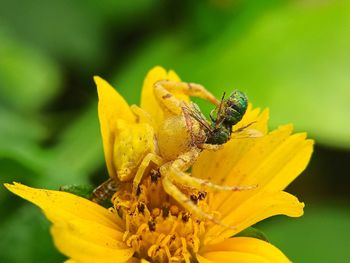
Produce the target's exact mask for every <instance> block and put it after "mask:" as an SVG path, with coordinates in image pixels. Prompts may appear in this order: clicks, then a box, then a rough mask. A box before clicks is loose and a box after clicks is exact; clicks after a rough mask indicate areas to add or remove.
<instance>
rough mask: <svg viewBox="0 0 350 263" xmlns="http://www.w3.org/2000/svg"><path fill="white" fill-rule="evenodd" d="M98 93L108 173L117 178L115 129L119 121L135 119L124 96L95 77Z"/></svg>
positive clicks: (99, 114)
mask: <svg viewBox="0 0 350 263" xmlns="http://www.w3.org/2000/svg"><path fill="white" fill-rule="evenodd" d="M94 80H95V83H96V86H97V92H98V98H99V102H98V116H99V119H100V128H101V134H102V142H103V150H104V155H105V159H106V164H107V169H108V173H109V175H110V176H111V177H116V176H117V175H116V172H115V170H114V167H113V145H114V141H115V129H116V122H117V120H118V119H123V120H126V121H129V122H134V121H135V117H134V115H133V113H132V112H131V110H130V108H129V105H128V104H127V102H126V101H125V100H124V99H123V97H122V96H120V95H119V93H118V92H117V91H116V90H115V89H114V88H113V87H112V86H111V85H110V84H109V83H108V82H107V81H105V80H104V79H102V78H100V77H98V76H95V77H94Z"/></svg>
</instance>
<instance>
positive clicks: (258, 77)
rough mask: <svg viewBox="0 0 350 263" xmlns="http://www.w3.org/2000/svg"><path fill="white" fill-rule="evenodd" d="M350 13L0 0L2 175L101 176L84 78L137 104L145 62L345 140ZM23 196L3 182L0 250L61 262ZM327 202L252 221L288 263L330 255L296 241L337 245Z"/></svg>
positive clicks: (349, 129)
mask: <svg viewBox="0 0 350 263" xmlns="http://www.w3.org/2000/svg"><path fill="white" fill-rule="evenodd" d="M349 12H350V3H349V1H346V0H340V1H319V2H318V1H280V0H275V1H220V0H214V1H186V2H178V1H165V2H164V1H159V0H158V1H157V0H151V1H147V0H135V1H112V0H111V1H110V0H102V1H92V0H88V1H82V0H78V1H73V2H72V1H68V0H62V1H43V0H34V1H27V2H26V1H23V0H14V1H13V0H3V1H0V24H1V26H0V58H1V59H0V182H1V183H5V182H11V181H19V182H23V183H26V184H29V185H30V186H33V187H43V188H51V189H58V188H59V186H61V185H69V184H85V185H87V184H89V183H90V182H91V181H94V182H96V183H95V184H97V183H99V182H102V181H104V180H105V179H107V178H108V175H107V172H106V169H105V168H103V167H104V160H103V151H102V145H101V138H100V131H99V125H98V119H97V107H96V104H97V95H96V92H95V89H94V85H93V83H92V76H93V75H94V74H99V75H101V76H102V77H104V78H106V79H107V80H109V81H110V82H111V83H112V84H113V85H115V87H116V88H117V90H118V91H120V93H121V94H122V95H123V96H125V97H126V99H127V101H128V102H129V103H130V104H132V103H138V102H139V98H140V89H141V86H142V81H143V78H144V76H145V74H146V73H147V71H148V70H149V69H150V68H152V67H153V66H155V65H162V66H164V67H166V68H168V69H169V68H171V69H174V70H176V72H177V73H178V74H179V75H180V76H181V78H182V79H183V80H185V81H193V82H198V83H202V84H204V85H205V86H206V87H208V89H209V90H211V91H212V92H213V93H214V94H215V95H217V96H221V94H222V92H223V91H227V92H230V91H231V90H233V89H236V88H237V89H240V90H242V91H244V92H246V93H247V94H248V97H249V100H250V101H251V102H253V104H254V105H255V106H259V107H269V108H270V109H271V124H272V126H273V127H276V126H277V125H279V124H284V123H289V122H292V123H294V124H295V127H296V129H297V130H300V131H303V130H305V131H307V132H308V133H309V136H310V137H313V138H315V139H316V141H317V143H318V144H321V145H327V146H328V147H331V149H334V148H335V147H342V148H344V149H347V150H348V149H349V148H350V136H349V134H350V122H349V121H348V114H349V112H350V103H349V98H350V89H349V83H350V74H349V72H348V71H349V68H350V53H349V52H348V47H349V46H350V16H349ZM199 103H200V106H201V107H202V108H203V109H205V111H206V112H209V110H210V109H211V106H210V105H208V104H207V103H205V102H202V101H199ZM116 106H117V105H116ZM332 147H333V148H332ZM317 165H318V166H319V167H321V166H320V165H319V164H318V163H317V162H316V163H315V166H317ZM320 170H323V169H316V171H320ZM329 170H331V169H328V171H329ZM331 176H332V178H333V177H334V176H337V175H334V174H327V175H326V176H325V177H329V178H330V177H331ZM342 178H343V179H344V178H345V177H342ZM343 179H342V180H343ZM334 181H336V180H335V179H334ZM313 182H314V183H315V184H316V185H317V184H318V183H319V182H318V180H317V179H314V181H313ZM327 187H328V185H327ZM330 187H331V186H330ZM316 188H317V187H316ZM23 204H24V202H23V201H19V199H18V198H15V197H14V196H13V195H12V194H10V193H9V192H7V191H5V190H4V189H2V188H1V189H0V212H1V215H2V217H1V220H0V236H1V237H2V238H1V240H0V261H1V262H23V261H25V262H44V261H50V262H58V261H62V260H63V258H62V257H61V256H60V255H59V254H58V253H57V252H56V251H55V250H54V248H53V245H52V242H51V241H50V240H51V238H50V237H49V231H48V226H49V224H48V223H47V222H46V221H45V219H44V217H43V216H42V215H41V214H40V213H39V211H38V209H34V208H33V206H31V205H29V204H26V205H23ZM330 207H331V205H329V206H322V207H321V208H319V209H314V210H313V209H310V211H308V209H307V213H306V216H305V218H303V219H301V220H298V221H296V223H293V222H294V220H293V221H287V223H283V222H285V221H284V220H285V218H283V222H282V220H281V223H280V221H278V220H276V221H271V224H270V225H268V224H265V223H264V224H262V228H263V229H264V230H265V231H266V232H267V233H268V235H269V238H270V240H271V242H272V243H275V244H277V246H279V247H281V248H282V250H284V251H286V252H287V254H289V255H290V256H291V258H292V259H293V260H294V261H295V262H327V260H328V261H331V259H332V258H331V257H329V258H327V257H323V255H324V253H311V252H310V250H308V249H306V248H310V247H311V251H321V250H322V252H323V251H327V246H326V244H327V243H326V242H325V239H324V238H322V237H323V236H328V237H329V239H333V240H339V241H337V242H336V243H337V244H345V243H346V240H344V239H343V237H344V238H345V237H346V235H345V234H344V233H345V232H346V230H345V229H344V226H346V225H347V222H348V219H349V217H348V215H347V214H346V213H345V212H344V211H345V209H344V208H342V207H341V208H340V207H339V208H334V209H332V208H330ZM327 215H332V216H327ZM320 218H321V220H320ZM289 222H290V223H289ZM293 224H294V225H293ZM247 231H250V232H249V233H247V232H244V233H240V234H241V235H245V236H246V235H248V236H252V235H253V236H257V237H260V238H263V236H261V235H260V232H254V231H253V232H252V229H248V230H247ZM332 231H333V232H332ZM304 233H306V234H305V235H304V236H303V234H304ZM308 233H312V234H310V235H309V234H308ZM301 236H302V238H301ZM314 237H315V238H314ZM313 238H314V239H313ZM39 239H40V240H42V242H40V243H39V242H34V241H37V240H39ZM312 240H314V241H313V242H311V241H312ZM287 242H288V243H287ZM9 248H11V249H9ZM312 249H313V250H312ZM328 249H330V250H331V251H333V252H332V253H329V255H333V256H334V255H338V256H339V255H341V249H344V251H345V248H343V247H342V246H335V245H334V246H331V247H328ZM18 251H21V253H18ZM341 258H342V256H339V259H341ZM303 259H304V261H303ZM305 259H307V260H305ZM325 259H327V260H325ZM333 259H334V258H333ZM322 260H324V261H322ZM340 261H341V260H340Z"/></svg>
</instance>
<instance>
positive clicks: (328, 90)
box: [176, 1, 350, 147]
mask: <svg viewBox="0 0 350 263" xmlns="http://www.w3.org/2000/svg"><path fill="white" fill-rule="evenodd" d="M349 12H350V2H349V1H332V2H325V3H321V2H306V1H299V2H286V3H285V4H284V5H283V6H281V7H278V8H274V9H271V10H270V11H265V12H264V13H263V14H262V15H261V16H260V17H256V20H255V21H254V23H252V24H251V25H250V27H249V28H246V30H245V31H244V32H240V31H241V30H240V26H241V24H240V23H239V21H237V20H234V21H233V23H232V24H231V26H230V28H229V29H228V30H225V31H224V32H222V33H221V34H220V36H216V37H217V40H216V41H215V43H214V42H213V43H212V44H210V45H203V47H202V48H197V49H196V50H194V52H192V53H191V54H190V55H189V56H188V57H186V58H184V59H181V61H180V62H179V63H178V66H176V68H178V71H179V73H180V74H181V76H183V78H184V79H189V80H193V81H198V82H200V83H203V84H205V85H206V86H207V87H208V88H209V89H211V90H213V89H215V93H216V94H220V93H222V92H223V91H224V90H226V91H229V90H231V89H233V88H239V89H243V90H245V91H246V92H247V93H248V96H249V97H250V100H251V101H252V102H253V103H254V105H256V106H262V107H270V108H271V112H272V114H271V121H272V124H273V126H277V125H279V124H282V123H286V122H293V123H295V125H296V127H297V129H298V130H306V131H308V132H309V133H310V135H311V136H312V137H315V138H316V140H317V141H319V142H321V143H324V144H331V145H337V146H340V147H350V137H349V136H348V135H349V134H350V123H349V122H346V121H345V120H346V119H347V118H348V116H347V114H348V112H350V104H349V103H348V98H350V89H349V85H350V74H348V71H349V69H350V53H349V52H348V47H349V46H350V16H349ZM330 21H331V22H330ZM237 34H239V36H237ZM232 85H233V86H232Z"/></svg>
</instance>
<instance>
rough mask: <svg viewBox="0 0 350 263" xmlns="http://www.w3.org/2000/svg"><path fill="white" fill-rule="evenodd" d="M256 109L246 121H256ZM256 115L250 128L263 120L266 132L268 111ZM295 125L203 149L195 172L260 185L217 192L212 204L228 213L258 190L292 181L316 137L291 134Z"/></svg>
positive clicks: (223, 180)
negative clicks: (241, 189) (214, 150)
mask: <svg viewBox="0 0 350 263" xmlns="http://www.w3.org/2000/svg"><path fill="white" fill-rule="evenodd" d="M254 111H255V110H252V111H248V112H247V114H246V115H245V117H244V119H243V121H245V122H246V123H247V121H246V119H250V121H254V114H256V113H254ZM253 113H254V114H253ZM255 118H256V119H255V120H256V123H254V124H253V125H251V127H249V128H255V127H254V125H257V124H259V123H260V124H259V125H260V127H258V129H259V130H260V131H261V132H263V133H264V130H265V129H266V128H265V127H266V123H267V119H268V116H267V114H266V112H265V111H264V112H263V113H262V114H260V115H256V117H255ZM261 123H265V124H264V125H262V124H261ZM292 129H293V127H292V125H285V126H282V127H280V128H278V129H277V130H275V131H273V132H270V133H269V134H266V135H265V136H263V137H260V138H248V139H234V137H233V139H231V140H230V141H229V142H228V143H227V144H225V146H224V148H223V149H222V150H219V151H217V152H209V151H206V152H203V153H202V155H201V156H200V158H199V159H198V160H197V162H196V163H195V165H194V167H193V170H192V171H193V173H192V174H193V176H195V177H201V178H206V179H208V180H210V181H212V182H215V183H218V184H223V185H237V186H249V185H256V184H257V185H258V187H257V188H256V189H254V190H249V191H241V192H233V193H232V192H220V193H217V194H215V195H214V198H212V202H211V203H210V206H211V208H212V209H213V210H217V211H219V212H220V213H221V214H222V215H223V216H225V215H227V213H230V211H231V210H232V208H233V207H236V206H239V205H240V204H241V203H242V202H244V200H247V199H249V198H250V197H251V196H253V195H255V194H257V193H258V192H259V191H263V190H264V191H267V190H268V191H270V192H275V191H280V190H283V189H284V188H285V187H286V186H287V185H288V184H289V183H290V182H291V181H293V180H294V179H295V178H296V177H297V176H298V175H299V174H300V173H301V172H302V171H303V170H304V169H305V167H306V165H307V163H308V162H309V159H310V156H311V153H312V149H313V141H312V140H306V139H305V137H306V134H305V133H299V134H294V135H291V133H292ZM212 175H215V176H212ZM227 204H229V205H227Z"/></svg>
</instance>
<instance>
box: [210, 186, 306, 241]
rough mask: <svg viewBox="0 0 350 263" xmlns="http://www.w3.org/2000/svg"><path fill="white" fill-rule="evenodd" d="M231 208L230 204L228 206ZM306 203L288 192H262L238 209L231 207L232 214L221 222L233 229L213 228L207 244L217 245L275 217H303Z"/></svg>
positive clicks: (217, 226) (215, 226) (225, 216)
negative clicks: (264, 220) (260, 222)
mask: <svg viewBox="0 0 350 263" xmlns="http://www.w3.org/2000/svg"><path fill="white" fill-rule="evenodd" d="M226 205H227V206H230V203H229V202H228V203H227V204H226ZM303 208H304V203H300V202H299V201H298V199H297V198H296V197H295V196H293V195H291V194H289V193H286V192H283V191H279V192H265V191H261V192H259V193H257V194H256V195H253V196H252V197H251V198H249V199H248V200H246V201H244V202H243V203H242V204H240V205H239V206H237V207H230V212H229V213H228V214H227V215H224V216H223V217H222V218H221V221H222V222H223V223H224V224H226V225H229V226H232V227H233V228H227V227H223V226H220V225H214V226H212V227H211V228H210V229H209V230H208V232H207V233H206V240H205V242H206V243H211V244H212V243H217V242H221V241H222V240H224V239H226V238H229V237H231V236H233V235H235V234H237V233H239V232H241V231H242V230H244V229H246V228H247V227H249V226H252V225H254V224H255V223H257V222H259V221H262V220H263V219H265V218H268V217H271V216H274V215H287V216H290V217H299V216H301V215H303Z"/></svg>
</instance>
